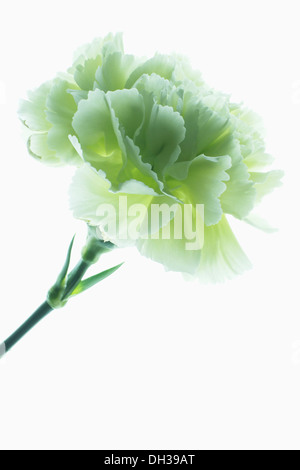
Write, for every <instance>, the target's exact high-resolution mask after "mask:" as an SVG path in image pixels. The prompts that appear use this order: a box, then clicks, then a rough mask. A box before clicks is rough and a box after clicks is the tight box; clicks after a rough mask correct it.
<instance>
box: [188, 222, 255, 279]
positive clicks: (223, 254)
mask: <svg viewBox="0 0 300 470" xmlns="http://www.w3.org/2000/svg"><path fill="white" fill-rule="evenodd" d="M249 269H251V263H250V261H249V259H248V258H247V256H246V255H245V253H244V251H243V250H242V248H241V247H240V245H239V243H238V241H237V239H236V238H235V236H234V234H233V232H232V230H231V228H230V226H229V223H228V221H227V219H226V217H225V216H223V217H222V220H221V221H220V222H219V223H218V224H217V225H213V226H211V227H205V234H204V247H203V250H202V252H201V260H200V264H199V267H198V269H197V273H196V275H197V277H198V279H199V280H201V281H202V282H224V281H226V280H227V279H233V278H234V277H236V276H237V275H240V274H243V273H244V272H245V271H247V270H249Z"/></svg>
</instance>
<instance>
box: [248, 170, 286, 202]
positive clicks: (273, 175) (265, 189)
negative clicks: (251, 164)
mask: <svg viewBox="0 0 300 470" xmlns="http://www.w3.org/2000/svg"><path fill="white" fill-rule="evenodd" d="M250 175H251V179H252V181H253V182H254V186H255V189H256V203H257V204H258V203H260V202H261V200H262V199H263V198H264V197H265V196H266V195H267V194H269V193H271V192H272V191H273V190H274V189H275V188H279V187H280V186H282V181H281V180H282V178H283V176H284V172H283V171H281V170H273V171H268V172H267V173H250Z"/></svg>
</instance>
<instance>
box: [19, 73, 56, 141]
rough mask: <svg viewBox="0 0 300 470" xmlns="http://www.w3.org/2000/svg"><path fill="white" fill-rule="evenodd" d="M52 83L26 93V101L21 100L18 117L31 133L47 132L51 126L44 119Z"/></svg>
mask: <svg viewBox="0 0 300 470" xmlns="http://www.w3.org/2000/svg"><path fill="white" fill-rule="evenodd" d="M52 85H53V82H52V81H50V82H46V83H44V84H43V85H41V86H40V87H39V88H37V89H36V90H34V91H30V92H28V100H22V101H21V103H20V106H19V111H18V115H19V117H20V119H21V121H23V123H24V124H25V126H26V127H28V128H29V129H31V130H32V131H43V132H44V131H47V130H48V129H50V127H51V124H50V123H49V121H47V118H46V113H45V109H46V101H47V98H48V95H49V93H50V90H51V88H52Z"/></svg>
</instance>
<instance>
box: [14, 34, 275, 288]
mask: <svg viewBox="0 0 300 470" xmlns="http://www.w3.org/2000/svg"><path fill="white" fill-rule="evenodd" d="M20 117H21V119H22V121H23V122H24V123H25V125H26V126H27V127H28V128H29V129H30V130H31V131H32V132H31V136H30V138H29V142H28V147H29V150H30V153H31V154H32V155H33V156H35V157H36V158H37V159H39V160H41V161H42V162H44V163H47V164H51V165H64V164H72V165H75V166H77V167H78V169H77V171H76V174H75V177H74V181H73V184H72V187H71V207H72V209H73V211H74V215H75V217H77V218H79V219H82V220H85V221H86V222H88V223H89V224H90V225H94V226H99V225H100V228H101V229H103V231H105V229H104V227H101V218H100V216H99V213H98V207H99V206H100V205H101V204H108V203H109V204H111V205H112V206H113V207H115V208H116V213H117V214H118V217H119V220H118V224H119V226H120V227H121V230H122V227H123V226H125V225H126V224H127V223H128V220H125V218H126V217H127V215H126V216H124V220H123V218H122V215H120V211H119V205H120V196H122V197H123V196H127V201H128V206H129V208H130V207H132V206H133V205H135V204H136V203H140V204H143V205H144V206H145V207H146V208H148V211H150V210H151V207H152V206H153V204H166V205H168V206H170V207H171V206H172V205H173V204H174V203H179V204H193V205H196V204H204V222H205V230H204V232H205V240H204V246H203V248H202V249H201V250H198V251H188V250H186V249H185V243H186V241H187V240H185V239H184V237H183V239H175V238H171V239H169V240H163V239H153V237H152V238H148V239H145V237H143V236H142V230H141V231H140V234H139V236H137V237H136V239H135V240H134V243H135V244H136V246H137V248H138V249H139V250H140V251H141V253H142V254H144V255H145V256H149V257H151V258H152V259H154V260H156V261H158V262H160V263H163V264H164V265H165V266H166V268H167V269H171V270H175V271H181V272H183V273H186V274H192V275H193V276H196V277H199V278H201V279H206V280H207V279H208V280H212V281H220V280H224V279H227V278H232V277H233V276H234V275H236V274H239V273H242V272H243V271H245V270H246V269H248V268H249V266H250V263H249V261H248V259H247V257H246V255H245V254H244V252H243V251H242V249H241V247H240V246H239V244H238V242H237V240H236V238H235V236H234V235H233V233H232V231H231V229H230V226H229V224H228V221H227V219H226V215H227V214H230V215H232V216H234V217H236V218H238V219H245V220H247V221H249V222H250V223H253V224H257V220H256V221H255V220H254V219H253V220H252V219H251V216H250V214H251V212H252V210H253V209H254V207H255V206H256V204H257V203H258V202H260V200H261V199H262V197H263V196H264V195H265V194H267V193H269V192H270V191H272V190H273V189H274V188H275V187H276V186H278V185H279V184H280V179H281V177H282V172H281V171H266V170H267V167H268V165H269V164H270V163H271V162H272V158H271V157H270V156H269V155H268V154H266V152H265V144H264V138H263V132H262V126H261V122H260V120H259V118H258V117H257V116H256V115H255V114H254V113H252V112H251V111H249V110H247V109H245V108H244V107H243V106H240V105H237V104H234V103H231V102H230V99H229V97H228V96H227V95H224V94H222V93H219V92H216V91H215V90H212V89H211V88H209V87H208V86H207V85H206V84H205V83H204V82H203V80H202V77H201V75H200V74H199V73H197V72H195V71H193V70H192V69H191V67H190V65H189V64H188V62H187V60H186V59H184V58H182V57H178V56H175V55H173V56H163V55H159V54H156V55H155V56H154V57H153V58H151V59H149V60H145V59H137V58H135V57H134V56H132V55H127V54H125V53H124V50H123V42H122V37H121V36H120V35H116V36H113V35H109V36H107V37H106V38H105V39H104V40H95V41H94V42H93V43H92V44H90V45H88V46H85V47H83V48H82V49H81V50H80V51H79V52H78V53H77V55H76V58H75V61H74V64H73V66H72V67H71V68H70V69H69V70H68V72H67V73H66V74H64V75H60V76H58V77H57V78H55V79H54V80H52V81H50V82H47V83H46V84H44V85H42V86H41V87H40V88H39V89H37V90H36V91H34V92H31V93H30V94H29V100H28V101H23V102H22V104H21V107H20ZM174 220H175V217H174V215H173V216H170V217H169V219H168V220H162V221H161V222H160V224H159V225H158V226H151V227H150V229H149V230H150V232H151V234H152V235H153V234H154V235H155V233H156V232H157V233H156V235H157V237H158V235H159V233H160V232H161V231H162V230H163V228H165V227H166V226H168V225H169V226H170V227H171V228H172V225H174V223H175V222H174ZM105 236H106V237H107V238H108V239H110V240H111V241H113V242H114V243H116V244H120V245H121V244H124V240H123V241H122V242H121V240H118V239H115V238H114V237H113V235H112V234H110V233H109V231H107V230H106V231H105ZM158 238H159V237H158Z"/></svg>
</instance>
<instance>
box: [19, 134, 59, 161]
mask: <svg viewBox="0 0 300 470" xmlns="http://www.w3.org/2000/svg"><path fill="white" fill-rule="evenodd" d="M27 146H28V151H29V153H30V155H31V156H32V157H34V158H35V159H36V160H40V161H41V160H42V161H43V163H45V164H46V165H51V166H61V165H62V161H61V159H60V158H59V157H57V155H56V152H54V151H53V150H50V149H49V147H48V133H47V132H44V133H42V132H41V133H36V134H32V135H31V136H30V137H29V139H28V142H27Z"/></svg>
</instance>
